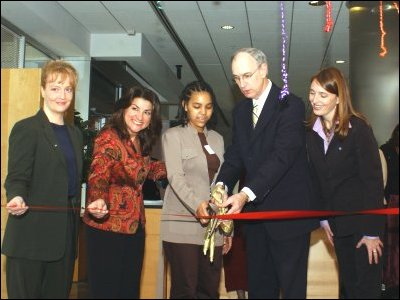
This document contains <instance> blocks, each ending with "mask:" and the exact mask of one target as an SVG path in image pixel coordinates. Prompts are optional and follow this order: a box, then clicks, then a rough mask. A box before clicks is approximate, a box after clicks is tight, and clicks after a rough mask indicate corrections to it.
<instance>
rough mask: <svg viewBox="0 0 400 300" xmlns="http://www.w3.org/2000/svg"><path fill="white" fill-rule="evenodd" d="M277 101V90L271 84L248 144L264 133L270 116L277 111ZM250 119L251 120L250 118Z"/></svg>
mask: <svg viewBox="0 0 400 300" xmlns="http://www.w3.org/2000/svg"><path fill="white" fill-rule="evenodd" d="M278 99H279V89H278V88H277V87H276V86H275V85H274V84H272V87H271V91H270V92H269V94H268V98H267V100H266V101H265V103H264V107H263V109H262V111H261V113H260V116H259V117H258V122H257V125H256V127H255V128H254V130H253V134H252V136H251V141H250V143H253V142H254V141H255V140H256V137H257V136H258V135H259V134H260V133H261V132H264V131H265V127H267V125H268V123H269V122H270V121H271V119H272V116H273V115H274V114H275V112H276V110H277V106H278V104H279V103H277V101H279V100H278ZM250 119H251V118H250Z"/></svg>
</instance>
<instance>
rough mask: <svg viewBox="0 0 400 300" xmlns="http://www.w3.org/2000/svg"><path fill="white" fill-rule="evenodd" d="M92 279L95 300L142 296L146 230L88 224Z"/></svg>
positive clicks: (89, 271) (88, 249)
mask: <svg viewBox="0 0 400 300" xmlns="http://www.w3.org/2000/svg"><path fill="white" fill-rule="evenodd" d="M86 241H87V263H88V269H87V270H88V282H89V289H90V292H91V295H92V297H93V298H95V299H139V296H140V277H141V273H142V266H143V257H144V244H145V233H144V230H143V228H142V226H141V225H139V227H138V231H137V232H136V233H135V234H122V233H115V232H109V231H104V230H99V229H96V228H93V227H90V226H86Z"/></svg>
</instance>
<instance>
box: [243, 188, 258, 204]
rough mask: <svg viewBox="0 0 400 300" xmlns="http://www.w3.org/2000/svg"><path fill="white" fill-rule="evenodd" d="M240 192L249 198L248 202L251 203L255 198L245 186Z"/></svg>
mask: <svg viewBox="0 0 400 300" xmlns="http://www.w3.org/2000/svg"><path fill="white" fill-rule="evenodd" d="M241 192H243V193H245V194H246V195H247V197H249V201H253V200H254V199H256V197H257V196H256V195H254V193H253V192H252V191H251V189H249V188H248V187H246V186H245V187H244V188H242V190H241Z"/></svg>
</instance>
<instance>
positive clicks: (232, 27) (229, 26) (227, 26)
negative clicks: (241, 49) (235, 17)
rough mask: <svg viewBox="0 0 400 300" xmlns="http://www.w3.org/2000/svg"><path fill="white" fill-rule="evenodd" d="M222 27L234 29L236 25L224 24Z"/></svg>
mask: <svg viewBox="0 0 400 300" xmlns="http://www.w3.org/2000/svg"><path fill="white" fill-rule="evenodd" d="M221 28H222V29H225V30H232V29H234V28H235V26H232V25H223V26H221Z"/></svg>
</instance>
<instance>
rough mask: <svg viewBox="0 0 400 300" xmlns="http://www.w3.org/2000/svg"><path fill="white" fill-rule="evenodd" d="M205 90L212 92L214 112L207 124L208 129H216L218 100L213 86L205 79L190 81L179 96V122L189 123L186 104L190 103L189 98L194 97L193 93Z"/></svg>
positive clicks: (183, 124)
mask: <svg viewBox="0 0 400 300" xmlns="http://www.w3.org/2000/svg"><path fill="white" fill-rule="evenodd" d="M201 92H205V93H208V94H210V97H211V102H212V104H213V113H212V115H211V118H210V120H208V122H207V124H206V126H207V129H215V127H216V126H217V115H216V113H215V111H216V108H217V100H216V98H215V94H214V91H213V89H212V88H211V86H210V85H209V84H208V83H207V82H205V81H193V82H191V83H188V84H187V85H186V86H185V88H184V89H183V91H182V93H181V96H180V97H179V100H180V103H179V107H178V115H177V117H176V118H177V120H178V124H180V125H182V127H183V126H186V125H187V123H188V117H187V112H186V111H185V105H187V104H188V102H189V99H190V98H191V97H192V95H193V93H201Z"/></svg>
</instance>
